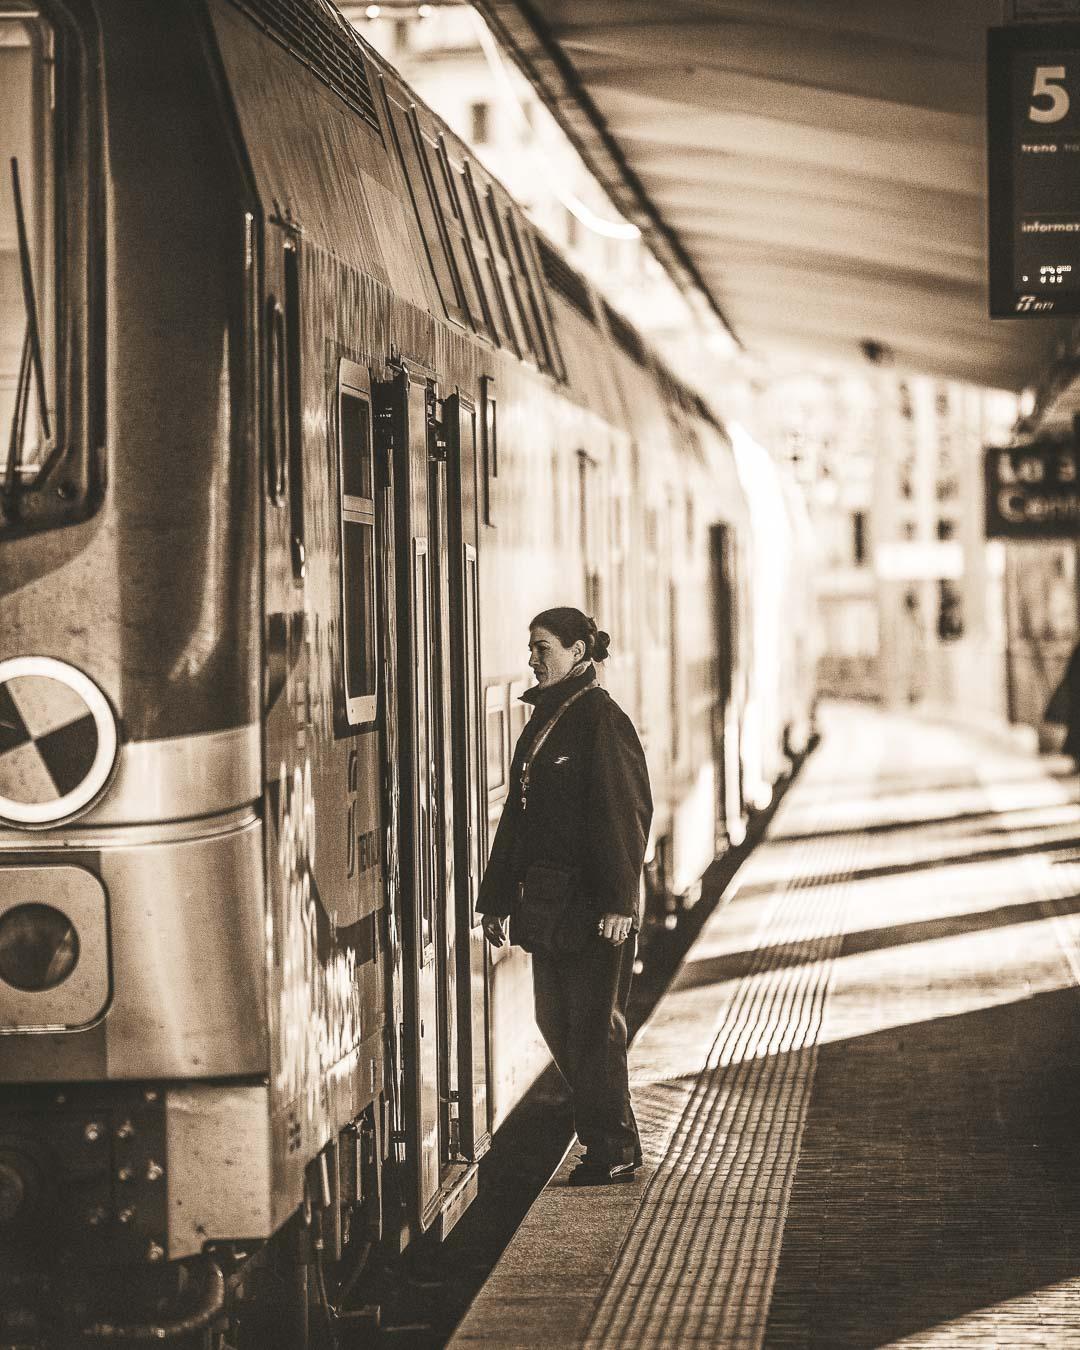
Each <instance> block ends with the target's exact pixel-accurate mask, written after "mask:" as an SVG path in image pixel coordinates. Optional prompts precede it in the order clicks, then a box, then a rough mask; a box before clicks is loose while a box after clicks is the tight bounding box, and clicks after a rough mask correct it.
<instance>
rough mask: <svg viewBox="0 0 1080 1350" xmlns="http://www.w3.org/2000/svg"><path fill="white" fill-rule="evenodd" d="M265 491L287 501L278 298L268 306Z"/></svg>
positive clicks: (274, 498)
mask: <svg viewBox="0 0 1080 1350" xmlns="http://www.w3.org/2000/svg"><path fill="white" fill-rule="evenodd" d="M266 326H267V332H268V335H269V337H268V349H267V361H266V365H267V369H266V389H267V409H266V491H267V495H268V496H269V498H270V500H271V501H272V502H273V503H274V505H275V506H280V505H281V504H282V503H283V502H284V501H285V487H286V483H287V480H288V479H287V463H288V461H287V460H286V445H287V444H288V426H287V417H288V397H287V393H286V389H287V385H286V380H287V374H286V369H285V311H284V310H283V309H282V308H281V306H280V305H279V304H278V302H277V301H276V300H271V301H270V303H269V304H268V306H267V324H266Z"/></svg>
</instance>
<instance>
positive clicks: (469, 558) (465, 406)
mask: <svg viewBox="0 0 1080 1350" xmlns="http://www.w3.org/2000/svg"><path fill="white" fill-rule="evenodd" d="M443 427H444V432H445V438H446V446H447V463H448V480H449V486H450V501H449V508H450V510H449V530H448V537H449V545H450V567H449V577H448V579H449V584H450V651H451V664H452V668H453V671H454V680H453V686H452V691H451V693H452V709H451V710H452V715H453V724H454V727H455V735H454V744H453V757H454V764H453V774H454V777H453V781H454V785H455V788H456V790H457V800H456V802H455V805H454V820H455V822H456V826H457V828H456V832H455V839H454V850H455V856H456V866H455V871H454V875H455V877H456V879H457V887H456V894H455V897H454V903H455V908H456V910H457V917H458V922H459V926H460V937H459V941H458V967H459V985H458V999H459V1005H460V1008H461V1017H462V1022H463V1023H464V1022H465V1021H468V1023H469V1034H468V1035H462V1036H461V1037H460V1038H459V1042H458V1045H459V1056H460V1064H459V1082H460V1103H459V1105H460V1131H459V1136H460V1137H459V1144H460V1149H461V1152H462V1154H463V1155H464V1156H465V1157H467V1158H479V1157H481V1156H482V1155H483V1153H484V1152H486V1150H487V1148H488V1146H489V1144H490V1142H491V1135H490V1131H489V1129H488V1096H487V1082H488V1071H487V1003H488V991H487V972H488V962H487V953H486V951H485V947H484V935H483V929H482V928H481V925H480V916H479V915H478V914H477V913H476V900H477V892H478V891H479V889H480V875H481V871H482V868H483V849H484V828H485V818H486V815H487V802H486V794H485V792H484V782H483V776H482V760H481V756H482V753H483V743H482V737H481V727H482V726H483V716H484V713H483V685H482V682H481V678H480V577H479V554H478V536H479V528H478V520H479V514H478V493H477V484H478V462H477V452H476V409H475V407H474V406H473V404H472V403H470V402H469V401H468V400H467V399H465V398H463V397H462V396H461V395H460V394H455V395H453V397H451V398H448V399H447V400H446V404H445V407H444V411H443Z"/></svg>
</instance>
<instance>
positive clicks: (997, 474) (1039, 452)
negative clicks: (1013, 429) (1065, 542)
mask: <svg viewBox="0 0 1080 1350" xmlns="http://www.w3.org/2000/svg"><path fill="white" fill-rule="evenodd" d="M986 537H987V538H988V539H1072V538H1080V450H1078V448H1077V445H1076V442H1075V441H1065V442H1061V441H1059V442H1054V443H1051V442H1047V441H1034V442H1031V443H1030V444H1028V445H1021V446H1012V447H1010V448H1009V449H1007V450H999V449H990V450H987V452H986Z"/></svg>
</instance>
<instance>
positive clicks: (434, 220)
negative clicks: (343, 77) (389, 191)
mask: <svg viewBox="0 0 1080 1350" xmlns="http://www.w3.org/2000/svg"><path fill="white" fill-rule="evenodd" d="M383 92H384V93H385V95H386V106H387V108H388V109H389V112H390V119H389V120H390V125H391V127H392V128H393V133H394V142H395V144H396V145H397V149H398V156H399V158H400V160H401V167H402V169H403V170H404V172H405V181H406V183H407V184H408V189H409V195H410V196H411V197H412V200H413V206H414V207H415V208H416V218H417V220H418V221H419V222H420V233H421V235H422V236H423V240H424V247H425V248H426V249H427V255H428V259H429V260H430V262H431V270H432V273H433V274H434V277H435V284H436V286H437V287H438V289H439V295H440V297H441V299H442V302H443V308H444V309H445V310H446V313H447V316H448V317H449V318H451V319H453V320H454V322H455V323H459V324H461V325H462V327H464V326H465V323H466V317H465V311H464V309H463V307H462V306H463V296H462V294H461V288H460V286H459V284H458V279H457V276H456V275H455V272H454V268H453V264H452V262H451V260H450V256H449V254H448V252H447V245H446V243H445V241H444V239H443V235H442V231H441V230H440V229H439V221H438V216H437V215H436V211H435V205H434V201H433V198H432V195H431V188H430V187H429V185H428V179H427V173H426V171H425V169H424V164H423V160H422V157H421V154H420V141H419V136H420V130H419V127H418V125H417V123H416V119H415V114H414V113H413V111H412V110H411V109H410V108H406V107H405V105H404V104H402V103H399V102H398V101H397V99H396V98H395V97H394V95H393V94H392V93H391V92H390V90H389V89H388V88H387V87H386V85H385V84H384V85H383Z"/></svg>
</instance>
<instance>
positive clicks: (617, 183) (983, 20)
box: [477, 0, 1067, 389]
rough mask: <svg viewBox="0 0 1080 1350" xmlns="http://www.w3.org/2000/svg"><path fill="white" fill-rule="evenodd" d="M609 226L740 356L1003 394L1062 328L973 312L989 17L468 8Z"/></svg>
mask: <svg viewBox="0 0 1080 1350" xmlns="http://www.w3.org/2000/svg"><path fill="white" fill-rule="evenodd" d="M477 7H478V8H479V10H480V11H481V13H482V14H483V15H484V17H485V18H486V19H487V20H488V22H489V24H490V25H491V26H492V28H493V30H494V31H495V33H496V35H497V36H498V37H499V38H500V39H501V40H502V42H503V43H504V45H505V46H506V47H507V48H508V49H509V51H510V52H511V53H512V55H513V56H514V57H515V59H516V60H517V62H518V64H519V65H520V66H521V67H522V68H523V69H524V71H525V72H526V74H527V75H528V76H529V78H530V79H531V80H532V82H533V84H534V85H535V86H536V87H537V89H538V90H539V92H540V94H541V96H542V97H543V98H544V101H545V102H546V103H547V104H548V106H549V107H550V108H551V109H552V110H553V112H554V113H555V115H556V116H557V118H558V119H559V121H560V122H561V124H562V125H563V127H564V129H565V130H566V131H567V132H568V133H569V135H570V137H571V139H572V140H573V141H574V142H575V144H576V145H577V148H578V149H579V151H580V152H581V153H582V155H583V156H584V158H585V160H586V162H587V163H588V164H589V166H590V168H591V169H592V170H593V172H594V173H595V174H596V175H597V176H598V177H599V179H600V180H601V181H602V182H603V183H604V185H605V186H606V188H607V189H608V191H609V193H610V195H611V197H612V199H613V200H614V201H615V203H616V204H617V205H618V207H619V208H620V210H622V211H623V212H624V214H625V215H626V216H627V217H628V218H629V219H630V220H632V221H633V222H634V223H635V224H637V225H639V226H640V227H641V228H642V230H643V232H644V233H645V234H646V236H647V238H648V241H649V242H650V244H651V245H652V247H653V249H654V251H655V252H656V253H657V254H658V256H659V257H660V258H661V260H662V261H663V262H664V263H665V264H666V265H667V266H668V268H669V270H671V271H672V272H673V274H674V275H675V276H676V279H677V280H679V281H680V283H681V284H682V285H683V286H684V289H688V290H690V291H694V290H695V289H696V290H698V291H700V292H701V293H702V294H703V295H704V297H705V300H706V302H707V303H708V305H709V306H710V308H712V309H714V310H715V311H717V312H718V313H719V314H720V315H721V316H722V318H723V320H724V321H725V323H726V324H727V326H728V327H729V328H730V330H731V332H732V333H733V335H734V336H735V337H736V338H737V340H738V341H739V342H740V343H741V344H742V345H743V346H744V347H746V348H748V349H749V350H751V351H762V352H765V353H775V352H777V351H782V350H783V351H787V350H791V349H802V350H803V351H810V352H814V353H817V354H820V355H824V356H840V357H851V358H853V359H856V360H866V359H869V360H871V361H879V362H894V363H895V364H896V365H897V366H900V367H904V368H910V369H915V370H920V371H924V372H927V373H931V374H936V375H941V376H944V377H946V378H951V379H958V380H966V381H970V382H972V383H975V384H981V385H987V386H990V387H999V388H1013V389H1017V388H1020V387H1022V386H1023V385H1025V384H1027V383H1030V382H1033V381H1035V380H1036V379H1037V378H1038V377H1039V375H1040V374H1042V373H1043V372H1045V370H1046V369H1047V367H1048V366H1049V364H1050V362H1051V361H1052V359H1053V355H1054V349H1055V346H1056V344H1057V343H1058V341H1059V340H1060V339H1061V338H1062V337H1063V336H1064V334H1065V332H1066V331H1067V330H1066V329H1065V327H1064V325H1063V323H1062V321H1060V320H1047V319H1036V320H1019V319H1018V320H1000V319H999V320H993V321H991V320H990V318H989V317H988V309H987V281H986V277H987V262H986V114H985V104H986V90H985V61H986V57H985V49H986V30H987V28H988V27H989V26H991V25H992V24H995V23H998V22H1000V20H1001V13H1002V5H1001V3H1000V0H888V3H882V0H830V2H829V3H827V4H816V3H808V2H807V0H478V5H477Z"/></svg>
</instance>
